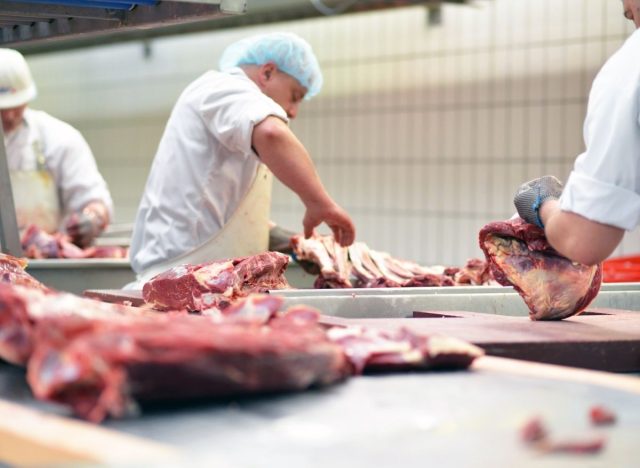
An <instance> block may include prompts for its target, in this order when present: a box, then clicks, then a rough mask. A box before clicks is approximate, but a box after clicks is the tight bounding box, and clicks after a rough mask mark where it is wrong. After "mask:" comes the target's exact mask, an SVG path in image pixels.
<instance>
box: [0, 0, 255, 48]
mask: <svg viewBox="0 0 640 468" xmlns="http://www.w3.org/2000/svg"><path fill="white" fill-rule="evenodd" d="M245 10H246V0H217V1H215V0H214V1H211V0H209V1H205V2H194V3H191V2H183V1H163V2H159V1H156V0H136V1H135V2H134V1H132V0H21V1H4V0H2V1H0V47H13V46H17V45H23V44H33V43H43V42H46V43H49V42H59V41H62V40H63V39H65V38H70V37H74V38H77V37H83V36H92V37H93V36H100V35H101V34H106V33H108V32H112V31H114V30H118V31H126V30H132V29H149V28H157V27H160V26H167V25H172V24H179V23H185V22H189V21H202V20H210V19H214V18H221V17H226V16H229V15H233V14H240V13H244V12H245Z"/></svg>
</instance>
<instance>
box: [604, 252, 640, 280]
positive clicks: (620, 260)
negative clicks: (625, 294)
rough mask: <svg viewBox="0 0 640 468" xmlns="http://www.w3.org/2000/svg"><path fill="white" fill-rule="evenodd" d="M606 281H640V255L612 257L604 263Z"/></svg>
mask: <svg viewBox="0 0 640 468" xmlns="http://www.w3.org/2000/svg"><path fill="white" fill-rule="evenodd" d="M602 273H603V281H604V282H605V283H632V282H638V281H640V255H625V256H622V257H616V258H610V259H608V260H605V261H604V263H603V264H602Z"/></svg>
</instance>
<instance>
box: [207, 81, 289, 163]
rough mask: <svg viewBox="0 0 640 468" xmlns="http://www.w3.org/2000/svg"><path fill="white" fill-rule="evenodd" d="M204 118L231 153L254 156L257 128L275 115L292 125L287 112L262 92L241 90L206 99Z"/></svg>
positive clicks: (229, 90)
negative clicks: (252, 140) (253, 146)
mask: <svg viewBox="0 0 640 468" xmlns="http://www.w3.org/2000/svg"><path fill="white" fill-rule="evenodd" d="M200 114H201V115H202V118H203V120H204V122H205V125H206V126H207V128H208V129H209V130H210V131H211V132H212V133H213V135H214V136H215V137H216V139H217V140H218V141H219V142H220V143H221V144H223V145H224V146H225V147H226V148H227V149H229V150H230V151H234V152H236V151H239V152H241V153H243V154H249V153H251V152H253V150H252V148H251V139H252V134H253V128H254V127H255V126H256V125H257V124H259V123H260V122H262V121H263V120H264V119H266V118H267V117H269V116H271V115H273V116H275V117H279V118H280V119H282V120H283V121H285V122H288V121H289V120H288V118H287V114H286V113H285V111H284V109H283V108H282V107H281V106H280V105H278V104H277V103H276V102H275V101H273V100H272V99H271V98H269V97H268V96H266V95H265V94H263V93H262V92H260V91H258V90H253V89H249V88H247V87H238V88H234V89H228V90H225V92H224V93H222V92H216V93H211V94H209V95H207V96H205V97H204V99H203V100H202V102H201V105H200Z"/></svg>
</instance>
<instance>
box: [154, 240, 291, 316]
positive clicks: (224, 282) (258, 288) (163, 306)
mask: <svg viewBox="0 0 640 468" xmlns="http://www.w3.org/2000/svg"><path fill="white" fill-rule="evenodd" d="M288 264H289V256H288V255H284V254H281V253H278V252H265V253H261V254H258V255H252V256H249V257H242V258H236V259H232V260H221V261H216V262H208V263H201V264H199V265H188V264H187V265H180V266H177V267H174V268H171V269H170V270H167V271H165V272H163V273H160V274H159V275H157V276H155V277H153V278H152V279H151V280H149V281H148V282H147V283H145V285H144V286H143V288H142V296H143V298H144V300H145V301H146V302H147V303H148V304H150V305H151V306H152V307H153V308H154V309H157V310H171V309H173V310H179V309H186V310H189V311H205V310H209V309H213V310H216V309H224V308H225V307H227V306H228V305H229V304H230V303H232V302H233V301H235V300H237V299H239V298H242V297H245V296H248V295H249V294H251V293H259V292H266V291H267V290H270V289H284V288H289V287H290V286H289V283H288V282H287V280H286V278H285V277H284V272H285V270H286V269H287V265H288Z"/></svg>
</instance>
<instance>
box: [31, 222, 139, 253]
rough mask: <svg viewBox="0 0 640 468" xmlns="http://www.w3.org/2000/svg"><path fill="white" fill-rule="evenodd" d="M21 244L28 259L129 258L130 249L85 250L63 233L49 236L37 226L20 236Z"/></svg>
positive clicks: (108, 247) (94, 248) (100, 247)
mask: <svg viewBox="0 0 640 468" xmlns="http://www.w3.org/2000/svg"><path fill="white" fill-rule="evenodd" d="M20 243H21V244H22V249H23V250H24V254H25V255H26V256H27V257H28V258H37V259H42V258H74V259H80V258H127V257H128V255H129V249H128V248H126V247H120V246H91V247H87V248H85V249H82V248H80V247H78V246H77V245H75V244H73V243H72V242H71V238H70V237H69V236H68V235H66V234H64V233H62V232H56V233H54V234H49V233H48V232H46V231H44V230H42V229H40V228H39V227H37V226H36V225H33V224H32V225H29V226H28V227H27V228H25V229H24V230H23V231H22V232H21V234H20Z"/></svg>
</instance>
